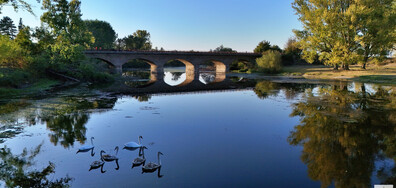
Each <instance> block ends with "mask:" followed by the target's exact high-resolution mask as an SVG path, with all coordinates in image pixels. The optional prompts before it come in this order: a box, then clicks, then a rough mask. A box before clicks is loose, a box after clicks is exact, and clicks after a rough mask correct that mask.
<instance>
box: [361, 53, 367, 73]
mask: <svg viewBox="0 0 396 188" xmlns="http://www.w3.org/2000/svg"><path fill="white" fill-rule="evenodd" d="M367 61H368V57H367V56H366V57H364V60H363V65H362V69H364V70H366V65H367Z"/></svg>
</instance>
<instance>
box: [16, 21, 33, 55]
mask: <svg viewBox="0 0 396 188" xmlns="http://www.w3.org/2000/svg"><path fill="white" fill-rule="evenodd" d="M15 42H16V43H17V44H18V45H19V46H20V47H21V48H22V49H23V50H24V53H25V54H27V53H30V52H31V51H32V50H33V42H32V40H31V34H30V27H28V26H23V25H22V26H21V29H19V32H18V34H17V35H16V37H15Z"/></svg>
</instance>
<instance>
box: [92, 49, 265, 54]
mask: <svg viewBox="0 0 396 188" xmlns="http://www.w3.org/2000/svg"><path fill="white" fill-rule="evenodd" d="M85 51H86V52H116V53H117V52H119V53H125V52H137V53H139V52H143V53H145V52H146V53H150V52H151V53H199V54H220V55H221V54H224V55H227V54H244V55H261V54H259V53H253V52H237V51H233V52H216V51H195V50H190V51H182V50H132V49H127V50H118V49H98V48H91V49H87V50H85Z"/></svg>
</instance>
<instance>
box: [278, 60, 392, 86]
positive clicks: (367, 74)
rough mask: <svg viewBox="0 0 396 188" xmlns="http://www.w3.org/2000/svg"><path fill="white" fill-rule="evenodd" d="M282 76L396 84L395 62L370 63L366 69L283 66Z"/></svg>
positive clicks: (353, 67) (354, 67) (355, 67)
mask: <svg viewBox="0 0 396 188" xmlns="http://www.w3.org/2000/svg"><path fill="white" fill-rule="evenodd" d="M280 75H282V76H301V77H303V78H306V79H330V80H331V79H338V80H354V81H362V82H372V83H384V84H396V63H392V64H387V65H383V66H377V65H370V66H367V69H366V70H363V69H361V67H360V66H358V65H352V66H350V70H348V71H344V70H333V68H332V67H327V66H323V65H301V66H288V67H284V68H283V72H282V73H281V74H280Z"/></svg>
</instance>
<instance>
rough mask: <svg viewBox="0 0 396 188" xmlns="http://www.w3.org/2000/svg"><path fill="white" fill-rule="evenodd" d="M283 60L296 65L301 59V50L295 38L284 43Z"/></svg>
mask: <svg viewBox="0 0 396 188" xmlns="http://www.w3.org/2000/svg"><path fill="white" fill-rule="evenodd" d="M283 53H284V55H283V57H282V58H283V59H285V61H289V62H293V63H296V62H298V61H300V59H301V49H300V48H299V47H298V42H297V39H296V38H289V39H288V40H287V42H286V45H285V48H284V51H283Z"/></svg>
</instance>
